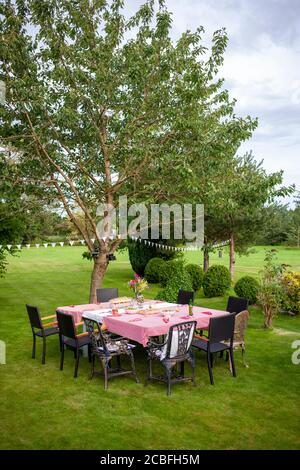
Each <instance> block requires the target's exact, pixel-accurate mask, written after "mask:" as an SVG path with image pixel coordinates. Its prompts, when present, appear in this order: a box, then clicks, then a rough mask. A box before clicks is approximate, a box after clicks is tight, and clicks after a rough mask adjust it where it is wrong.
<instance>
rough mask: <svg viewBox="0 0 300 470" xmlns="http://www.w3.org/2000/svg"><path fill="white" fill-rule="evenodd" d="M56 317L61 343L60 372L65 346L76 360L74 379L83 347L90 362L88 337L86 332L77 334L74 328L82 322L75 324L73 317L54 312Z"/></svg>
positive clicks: (62, 365) (62, 366)
mask: <svg viewBox="0 0 300 470" xmlns="http://www.w3.org/2000/svg"><path fill="white" fill-rule="evenodd" d="M56 315H57V322H58V328H59V336H60V343H61V357H60V370H63V368H64V355H65V346H66V347H68V348H69V349H71V350H72V351H74V356H75V359H76V361H75V370H74V377H75V378H76V377H77V375H78V367H79V359H80V353H81V350H82V348H83V347H84V346H87V347H88V354H89V360H91V348H90V346H91V345H90V343H91V341H90V337H89V334H88V333H87V332H85V333H80V334H78V333H77V330H76V327H77V326H79V325H83V322H80V323H77V324H75V323H74V317H73V315H68V314H66V313H62V312H59V311H57V312H56Z"/></svg>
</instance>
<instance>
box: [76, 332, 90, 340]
mask: <svg viewBox="0 0 300 470" xmlns="http://www.w3.org/2000/svg"><path fill="white" fill-rule="evenodd" d="M88 335H89V334H88V332H87V331H85V332H84V333H80V334H79V335H76V338H81V337H82V336H88Z"/></svg>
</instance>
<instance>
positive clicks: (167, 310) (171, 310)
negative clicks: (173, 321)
mask: <svg viewBox="0 0 300 470" xmlns="http://www.w3.org/2000/svg"><path fill="white" fill-rule="evenodd" d="M177 311H178V310H176V309H175V308H164V309H163V311H162V313H161V315H162V316H163V317H164V316H165V315H170V317H172V316H173V315H175V313H176V312H177Z"/></svg>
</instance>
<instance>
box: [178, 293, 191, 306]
mask: <svg viewBox="0 0 300 470" xmlns="http://www.w3.org/2000/svg"><path fill="white" fill-rule="evenodd" d="M194 298H195V292H194V291H191V292H190V291H187V290H181V289H180V290H179V291H178V296H177V303H178V304H180V305H189V304H190V303H192V304H193V303H194Z"/></svg>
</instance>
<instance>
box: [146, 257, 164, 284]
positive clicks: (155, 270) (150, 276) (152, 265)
mask: <svg viewBox="0 0 300 470" xmlns="http://www.w3.org/2000/svg"><path fill="white" fill-rule="evenodd" d="M165 263H166V261H164V260H163V259H162V258H152V259H150V261H148V263H147V266H146V268H145V278H146V279H147V281H148V282H159V274H160V271H161V269H163V268H162V266H163V265H164V264H165Z"/></svg>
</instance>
